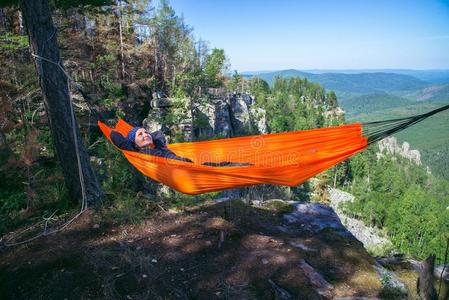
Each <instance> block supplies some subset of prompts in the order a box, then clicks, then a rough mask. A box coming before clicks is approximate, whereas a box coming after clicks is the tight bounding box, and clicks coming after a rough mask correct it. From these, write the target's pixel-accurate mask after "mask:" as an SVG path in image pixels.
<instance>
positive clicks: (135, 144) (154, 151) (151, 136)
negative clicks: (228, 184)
mask: <svg viewBox="0 0 449 300" xmlns="http://www.w3.org/2000/svg"><path fill="white" fill-rule="evenodd" d="M111 140H112V142H113V143H114V145H116V146H117V147H119V148H120V149H122V150H128V151H136V152H140V153H145V154H149V155H154V156H160V157H166V158H169V159H176V160H181V161H186V162H190V163H193V161H192V160H190V159H188V158H186V157H181V156H177V155H176V154H175V153H174V152H173V151H171V150H170V149H168V148H167V140H166V139H165V135H164V134H163V133H162V131H155V132H153V133H148V132H147V131H146V130H145V128H142V127H133V128H132V129H131V130H130V131H129V133H128V136H127V137H126V138H125V137H124V136H123V135H121V134H120V133H118V132H117V131H112V132H111ZM203 165H206V166H212V167H232V166H251V165H252V164H248V163H236V162H229V161H223V162H219V163H215V162H205V163H203Z"/></svg>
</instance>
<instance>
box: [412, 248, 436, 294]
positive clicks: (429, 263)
mask: <svg viewBox="0 0 449 300" xmlns="http://www.w3.org/2000/svg"><path fill="white" fill-rule="evenodd" d="M434 268H435V255H430V256H429V257H428V258H426V260H425V261H424V262H423V264H422V271H421V273H420V274H419V278H418V283H417V290H418V294H419V296H420V298H421V299H423V300H434V299H436V298H437V293H436V290H435V287H434V286H433V269H434Z"/></svg>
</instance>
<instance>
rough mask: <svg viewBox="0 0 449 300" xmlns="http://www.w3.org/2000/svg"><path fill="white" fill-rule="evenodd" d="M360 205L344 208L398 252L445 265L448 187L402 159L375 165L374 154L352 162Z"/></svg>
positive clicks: (361, 155) (358, 157)
mask: <svg viewBox="0 0 449 300" xmlns="http://www.w3.org/2000/svg"><path fill="white" fill-rule="evenodd" d="M350 165H351V171H352V179H353V184H352V186H351V190H350V191H351V192H352V193H353V194H354V195H355V196H356V200H355V201H354V202H352V203H348V204H347V205H346V209H348V210H349V211H350V212H351V213H353V214H355V215H356V216H358V217H360V218H361V219H362V220H363V221H364V222H365V223H366V224H369V225H371V226H376V227H378V228H381V229H384V230H385V231H386V232H387V234H388V236H389V238H390V240H391V241H392V243H393V244H394V246H395V248H396V249H397V250H399V251H401V252H404V253H408V254H411V255H414V256H416V257H418V258H425V257H427V256H428V255H430V254H432V253H433V254H437V257H438V258H439V259H440V260H441V259H442V255H443V250H444V243H445V239H446V234H447V232H449V223H448V222H447V220H448V219H449V210H448V209H447V207H448V206H449V192H448V191H449V189H448V187H449V184H448V182H447V181H445V180H443V179H439V178H436V177H434V176H432V175H430V174H427V173H426V172H425V170H424V169H423V168H422V167H421V166H417V165H414V164H412V163H410V162H409V161H407V160H406V159H402V158H399V157H391V156H386V157H384V158H381V159H379V160H377V159H376V158H375V157H373V151H372V150H371V151H367V152H365V153H361V154H358V155H356V156H354V157H353V159H351V163H350Z"/></svg>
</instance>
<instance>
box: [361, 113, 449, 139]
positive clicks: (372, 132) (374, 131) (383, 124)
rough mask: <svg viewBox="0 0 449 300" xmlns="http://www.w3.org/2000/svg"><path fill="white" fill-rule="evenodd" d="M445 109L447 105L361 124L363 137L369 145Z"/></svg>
mask: <svg viewBox="0 0 449 300" xmlns="http://www.w3.org/2000/svg"><path fill="white" fill-rule="evenodd" d="M447 109H449V104H448V105H445V106H442V107H440V108H437V109H434V110H432V111H429V112H427V113H423V114H420V115H416V116H410V117H405V118H398V119H392V120H385V121H376V122H366V123H362V125H363V135H364V136H366V137H367V138H368V144H369V145H370V144H372V143H375V142H377V141H380V140H382V139H384V138H386V137H387V136H390V135H392V134H394V133H396V132H399V131H401V130H404V129H406V128H408V127H410V126H412V125H414V124H416V123H418V122H421V121H423V120H425V119H427V118H428V117H430V116H433V115H435V114H437V113H439V112H442V111H444V110H447Z"/></svg>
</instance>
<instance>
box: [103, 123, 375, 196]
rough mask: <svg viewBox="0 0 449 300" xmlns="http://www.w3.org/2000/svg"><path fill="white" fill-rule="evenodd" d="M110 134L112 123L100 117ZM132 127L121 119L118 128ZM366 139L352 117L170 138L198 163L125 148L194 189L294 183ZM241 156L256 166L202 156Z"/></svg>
mask: <svg viewBox="0 0 449 300" xmlns="http://www.w3.org/2000/svg"><path fill="white" fill-rule="evenodd" d="M98 125H99V126H100V129H101V130H102V131H103V133H104V134H105V135H106V137H107V138H108V139H109V137H110V134H111V130H113V129H111V128H109V127H107V126H106V125H105V124H103V123H101V122H98ZM131 128H132V127H131V126H130V125H129V124H127V123H126V122H125V121H123V120H121V119H120V120H119V121H118V123H117V124H116V127H115V128H114V130H116V131H118V132H120V133H121V134H122V135H124V136H126V135H127V133H128V131H129V130H130V129H131ZM367 142H368V139H367V138H365V137H363V136H362V124H360V123H354V124H349V125H342V126H336V127H328V128H318V129H311V130H303V131H294V132H285V133H274V134H263V135H253V136H244V137H236V138H228V139H220V140H210V141H201V142H188V143H177V144H169V145H168V148H169V149H170V150H172V151H173V152H174V153H176V155H178V156H182V157H187V158H190V159H191V160H193V161H194V163H193V164H192V163H188V162H183V161H179V160H172V159H167V158H164V157H157V156H153V155H147V154H143V153H138V152H132V151H126V150H121V151H122V152H123V154H124V155H125V157H126V158H127V159H128V161H129V162H130V163H131V164H133V165H134V166H135V167H136V168H137V169H138V170H139V171H140V172H142V173H143V174H145V175H146V176H149V177H151V178H152V179H154V180H156V181H159V182H161V183H163V184H166V185H168V186H170V187H171V188H173V189H175V190H178V191H180V192H182V193H185V194H190V195H196V194H201V193H206V192H212V191H219V190H224V189H228V188H236V187H243V186H248V185H255V184H276V185H287V186H296V185H299V184H301V183H303V182H304V181H306V180H307V179H309V178H310V177H312V176H314V175H316V174H318V173H320V172H322V171H324V170H326V169H328V168H330V167H332V166H334V165H336V164H337V163H339V162H341V161H343V160H345V159H346V158H348V157H350V156H351V155H353V154H355V153H357V152H359V151H362V150H364V149H365V148H366V147H367ZM221 161H231V162H241V163H251V164H254V165H253V166H242V167H210V166H203V165H202V163H204V162H221Z"/></svg>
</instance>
